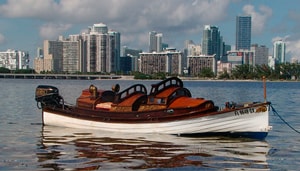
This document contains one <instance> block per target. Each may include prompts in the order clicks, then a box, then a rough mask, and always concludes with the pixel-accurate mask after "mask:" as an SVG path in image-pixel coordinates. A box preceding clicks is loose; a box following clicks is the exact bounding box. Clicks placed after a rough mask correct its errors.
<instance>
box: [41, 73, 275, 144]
mask: <svg viewBox="0 0 300 171" xmlns="http://www.w3.org/2000/svg"><path fill="white" fill-rule="evenodd" d="M264 87H265V86H264ZM35 100H36V101H37V106H38V108H40V109H42V120H43V124H44V125H52V126H59V127H70V128H80V129H96V130H103V131H110V132H120V133H139V134H140V133H141V134H148V133H150V134H151V133H159V134H173V135H178V136H201V135H221V136H223V135H224V136H234V137H236V136H237V137H249V138H257V139H264V138H265V137H266V136H267V134H268V132H269V130H270V129H271V126H269V111H270V105H271V102H268V101H266V100H265V101H264V102H247V103H234V102H225V103H224V107H218V106H216V105H215V104H214V102H213V101H212V100H209V99H205V98H201V97H196V98H195V97H192V94H191V92H190V91H189V90H188V89H187V88H186V87H184V85H183V81H182V80H181V79H180V78H178V77H170V78H167V79H165V80H162V81H160V82H158V83H156V84H152V85H151V89H150V92H149V93H148V92H147V88H146V87H145V86H144V85H143V84H134V85H132V86H130V87H128V88H126V89H124V90H122V91H120V85H119V84H115V85H113V86H112V89H111V90H103V89H98V88H97V87H96V86H95V85H90V86H89V87H88V88H87V89H84V90H82V92H81V94H80V96H79V97H78V98H77V99H76V104H74V105H69V104H66V103H65V102H64V98H63V97H62V96H61V95H60V94H59V90H58V88H57V87H54V86H51V85H39V86H37V88H36V91H35Z"/></svg>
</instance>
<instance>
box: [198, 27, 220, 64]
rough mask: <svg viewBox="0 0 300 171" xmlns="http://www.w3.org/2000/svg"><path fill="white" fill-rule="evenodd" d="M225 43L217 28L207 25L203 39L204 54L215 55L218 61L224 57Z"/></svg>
mask: <svg viewBox="0 0 300 171" xmlns="http://www.w3.org/2000/svg"><path fill="white" fill-rule="evenodd" d="M222 46H223V41H222V37H221V36H220V31H219V28H218V27H217V26H211V25H205V26H204V30H203V39H202V54H204V55H214V54H215V57H216V59H217V60H219V59H220V58H221V57H222V55H223V54H222V49H223V48H222Z"/></svg>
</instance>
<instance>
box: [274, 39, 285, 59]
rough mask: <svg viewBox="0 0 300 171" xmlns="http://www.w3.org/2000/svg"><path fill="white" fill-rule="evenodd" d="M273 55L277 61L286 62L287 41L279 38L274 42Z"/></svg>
mask: <svg viewBox="0 0 300 171" xmlns="http://www.w3.org/2000/svg"><path fill="white" fill-rule="evenodd" d="M273 55H274V58H275V63H277V64H280V63H285V42H283V41H282V40H278V41H275V42H274V43H273Z"/></svg>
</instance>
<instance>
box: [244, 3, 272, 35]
mask: <svg viewBox="0 0 300 171" xmlns="http://www.w3.org/2000/svg"><path fill="white" fill-rule="evenodd" d="M243 11H244V13H245V14H246V15H251V18H252V33H254V34H260V33H262V31H264V29H265V25H266V23H267V21H268V19H269V18H270V17H271V16H272V9H271V8H269V7H266V6H260V7H259V11H256V10H255V8H254V6H252V5H245V6H244V8H243Z"/></svg>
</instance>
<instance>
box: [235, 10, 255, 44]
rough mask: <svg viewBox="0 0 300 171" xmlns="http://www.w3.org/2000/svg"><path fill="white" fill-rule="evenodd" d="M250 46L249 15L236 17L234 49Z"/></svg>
mask: <svg viewBox="0 0 300 171" xmlns="http://www.w3.org/2000/svg"><path fill="white" fill-rule="evenodd" d="M250 47H251V16H237V17H236V40H235V48H236V50H240V49H244V50H250Z"/></svg>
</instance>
